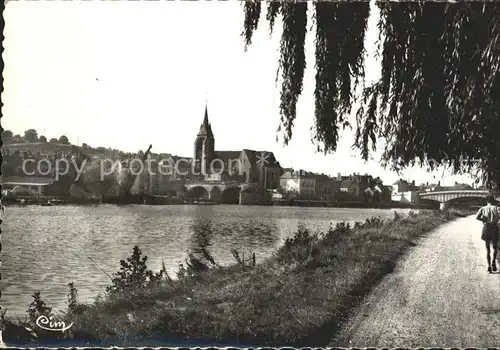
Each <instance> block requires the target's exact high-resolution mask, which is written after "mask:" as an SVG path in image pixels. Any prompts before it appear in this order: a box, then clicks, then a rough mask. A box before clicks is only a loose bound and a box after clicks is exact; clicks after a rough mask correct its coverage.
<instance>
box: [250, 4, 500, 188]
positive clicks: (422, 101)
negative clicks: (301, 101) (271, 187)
mask: <svg viewBox="0 0 500 350" xmlns="http://www.w3.org/2000/svg"><path fill="white" fill-rule="evenodd" d="M376 5H377V7H378V8H379V10H380V20H379V23H378V29H379V31H380V33H379V35H380V38H381V46H380V48H379V51H380V52H379V54H380V55H381V58H382V59H381V65H382V69H381V73H382V74H381V78H380V79H379V80H378V81H377V82H375V83H374V84H372V85H370V86H367V87H364V89H363V90H362V93H361V94H360V96H353V94H354V92H355V91H357V90H356V89H357V87H358V85H359V83H360V82H363V81H364V69H363V67H364V61H363V59H364V54H365V48H364V40H365V33H366V30H367V22H368V18H369V15H370V5H369V3H368V2H362V1H353V2H314V3H313V6H314V19H315V25H316V41H315V43H316V57H315V58H316V62H315V68H316V88H315V91H314V94H315V101H316V102H315V141H316V143H317V144H318V150H322V151H324V152H325V153H326V152H334V151H335V150H336V148H337V143H338V139H339V135H340V131H339V130H340V129H341V128H344V127H345V126H347V125H349V115H350V113H351V109H352V105H353V104H354V103H355V102H356V101H359V102H360V107H359V109H358V110H357V113H356V124H357V127H356V140H355V144H354V146H355V147H357V148H358V149H359V150H360V152H361V155H362V157H363V159H365V160H367V159H368V158H369V157H370V154H371V152H373V151H375V150H376V147H375V145H376V140H377V138H379V137H382V138H384V139H385V141H386V142H385V144H386V146H385V149H384V150H383V156H382V161H383V162H384V164H385V165H386V166H389V167H390V168H391V169H396V170H400V169H402V168H404V167H407V166H409V165H415V164H418V165H420V166H425V165H427V166H429V167H430V168H433V167H435V166H438V165H446V166H450V167H451V168H452V170H453V171H454V172H455V173H460V172H468V171H472V169H474V167H475V166H478V167H479V170H480V171H481V172H480V174H481V175H482V180H484V181H485V182H486V183H487V184H488V185H490V186H492V187H495V188H497V189H498V188H500V74H499V69H500V39H499V38H500V4H499V3H497V2H488V3H479V2H477V3H473V2H469V3H456V4H448V3H437V2H420V3H417V2H386V1H380V2H377V3H376ZM260 14H261V3H260V2H247V3H245V26H244V28H245V29H244V36H245V44H246V45H248V44H250V43H251V37H252V34H253V32H254V31H255V30H256V28H257V24H258V21H259V18H260ZM278 16H281V18H282V22H283V34H282V38H281V42H280V49H281V58H280V62H279V66H280V71H281V73H282V78H283V82H282V88H281V104H280V115H281V126H282V128H280V130H281V129H283V130H284V136H285V143H288V141H289V140H290V138H291V136H292V129H293V122H294V120H295V118H296V104H297V100H298V97H299V95H300V93H301V91H302V79H303V75H304V69H305V55H304V42H305V35H306V28H307V3H306V2H298V1H297V2H289V1H287V2H281V3H279V2H269V3H268V4H267V14H266V19H267V20H268V22H269V25H270V28H271V31H272V28H273V25H274V23H275V20H276V19H277V18H278ZM431 160H432V161H431Z"/></svg>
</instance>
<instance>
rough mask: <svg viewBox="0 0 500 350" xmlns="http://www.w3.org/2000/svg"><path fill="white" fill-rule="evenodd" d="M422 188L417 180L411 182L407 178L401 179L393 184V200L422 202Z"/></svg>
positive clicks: (413, 202)
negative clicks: (416, 182)
mask: <svg viewBox="0 0 500 350" xmlns="http://www.w3.org/2000/svg"><path fill="white" fill-rule="evenodd" d="M420 192H421V189H420V188H419V187H417V186H416V185H415V181H412V182H411V183H409V182H408V181H406V180H402V179H399V180H398V181H396V182H395V183H394V184H393V185H392V194H391V200H392V201H394V202H403V203H412V204H419V203H420Z"/></svg>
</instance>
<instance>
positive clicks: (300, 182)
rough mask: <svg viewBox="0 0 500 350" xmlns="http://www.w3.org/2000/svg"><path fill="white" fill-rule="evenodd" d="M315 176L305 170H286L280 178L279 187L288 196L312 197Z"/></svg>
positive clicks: (314, 193) (314, 189) (314, 187)
mask: <svg viewBox="0 0 500 350" xmlns="http://www.w3.org/2000/svg"><path fill="white" fill-rule="evenodd" d="M316 180H317V176H316V175H315V174H313V173H311V172H308V171H305V170H297V171H296V170H291V171H286V172H285V173H284V174H283V175H281V178H280V188H281V190H282V192H284V193H285V194H286V195H287V196H288V197H297V198H314V197H315V195H316Z"/></svg>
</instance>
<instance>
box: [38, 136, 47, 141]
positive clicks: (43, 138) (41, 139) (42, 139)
mask: <svg viewBox="0 0 500 350" xmlns="http://www.w3.org/2000/svg"><path fill="white" fill-rule="evenodd" d="M38 141H40V142H47V138H46V137H45V136H43V135H40V137H39V138H38Z"/></svg>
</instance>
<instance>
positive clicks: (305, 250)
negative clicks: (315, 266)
mask: <svg viewBox="0 0 500 350" xmlns="http://www.w3.org/2000/svg"><path fill="white" fill-rule="evenodd" d="M319 241H320V239H319V236H318V234H317V233H310V231H309V230H307V229H304V228H302V227H301V228H299V230H298V231H297V233H296V234H295V235H294V236H293V237H292V238H287V239H286V241H285V243H284V244H283V246H282V247H280V248H279V249H278V250H277V251H276V253H275V256H276V259H277V261H278V263H281V264H290V263H294V262H295V263H299V264H300V263H304V262H306V261H307V260H308V259H310V258H311V256H312V254H313V253H314V252H315V251H316V249H315V248H317V245H318V243H319Z"/></svg>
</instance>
